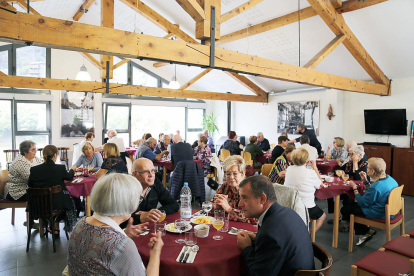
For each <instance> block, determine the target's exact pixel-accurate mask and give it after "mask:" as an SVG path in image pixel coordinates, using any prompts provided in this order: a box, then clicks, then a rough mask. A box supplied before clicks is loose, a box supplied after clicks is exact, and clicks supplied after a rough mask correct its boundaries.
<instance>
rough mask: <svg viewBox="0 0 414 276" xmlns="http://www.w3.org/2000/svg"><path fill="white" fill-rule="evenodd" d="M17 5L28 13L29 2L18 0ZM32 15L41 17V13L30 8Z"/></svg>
mask: <svg viewBox="0 0 414 276" xmlns="http://www.w3.org/2000/svg"><path fill="white" fill-rule="evenodd" d="M17 4H18V5H19V6H20V7H21V8H22V9H24V10H25V11H27V1H24V0H17ZM29 11H30V13H31V14H36V15H40V13H38V12H37V11H36V10H35V9H33V8H32V7H30V9H29Z"/></svg>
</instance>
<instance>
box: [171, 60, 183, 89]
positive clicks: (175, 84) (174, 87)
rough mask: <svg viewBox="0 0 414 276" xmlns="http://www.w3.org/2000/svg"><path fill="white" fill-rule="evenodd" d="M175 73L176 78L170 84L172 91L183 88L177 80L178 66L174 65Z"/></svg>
mask: <svg viewBox="0 0 414 276" xmlns="http://www.w3.org/2000/svg"><path fill="white" fill-rule="evenodd" d="M174 71H175V72H174V77H172V79H171V81H170V83H169V84H168V88H170V89H178V88H180V87H181V86H180V83H179V82H178V80H177V64H174Z"/></svg>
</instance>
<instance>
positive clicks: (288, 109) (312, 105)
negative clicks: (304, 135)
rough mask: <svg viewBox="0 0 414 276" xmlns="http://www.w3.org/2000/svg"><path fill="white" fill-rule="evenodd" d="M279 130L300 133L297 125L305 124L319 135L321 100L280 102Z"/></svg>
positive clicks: (278, 107)
mask: <svg viewBox="0 0 414 276" xmlns="http://www.w3.org/2000/svg"><path fill="white" fill-rule="evenodd" d="M277 109H278V122H277V132H278V133H282V132H286V133H289V134H298V132H297V127H298V125H300V124H304V125H305V126H306V127H307V128H309V129H313V130H315V133H316V135H319V101H314V102H285V103H278V104H277Z"/></svg>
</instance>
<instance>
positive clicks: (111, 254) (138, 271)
mask: <svg viewBox="0 0 414 276" xmlns="http://www.w3.org/2000/svg"><path fill="white" fill-rule="evenodd" d="M141 192H142V187H141V185H139V183H138V181H137V180H136V179H135V178H134V177H132V176H130V175H126V174H117V173H114V174H109V175H106V176H104V177H102V178H101V179H99V180H98V181H97V182H96V183H95V185H94V187H93V189H92V193H91V208H92V209H93V210H94V211H95V213H94V214H93V216H92V217H84V218H82V219H80V220H79V222H78V223H77V224H76V226H75V228H74V229H73V232H72V235H71V236H70V239H69V242H68V269H69V274H70V275H139V276H146V275H148V276H155V275H159V267H160V255H161V250H162V247H163V245H164V243H163V241H162V238H161V233H159V234H158V235H155V234H153V233H151V235H152V237H151V239H150V241H149V244H148V245H149V247H150V253H149V256H150V257H149V262H148V266H147V268H146V269H145V267H144V264H143V263H142V259H141V256H140V255H139V253H138V250H137V247H136V245H135V243H134V242H133V240H132V239H134V238H137V237H139V234H140V233H142V231H143V230H146V228H147V224H144V225H137V226H133V225H132V220H131V218H130V217H131V215H130V214H131V212H133V211H134V210H135V209H136V208H137V206H138V204H139V198H140V195H141ZM124 221H128V223H129V224H128V227H127V228H126V229H125V232H124V231H123V230H122V229H121V228H120V227H119V224H121V223H122V222H124Z"/></svg>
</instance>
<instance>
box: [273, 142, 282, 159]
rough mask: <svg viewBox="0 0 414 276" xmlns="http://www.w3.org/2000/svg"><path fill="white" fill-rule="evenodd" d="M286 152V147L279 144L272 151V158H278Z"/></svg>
mask: <svg viewBox="0 0 414 276" xmlns="http://www.w3.org/2000/svg"><path fill="white" fill-rule="evenodd" d="M284 152H285V149H284V148H283V147H281V146H279V145H277V146H276V147H275V148H274V149H273V151H272V158H273V159H277V158H278V157H279V156H281V155H282V154H283V153H284Z"/></svg>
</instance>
